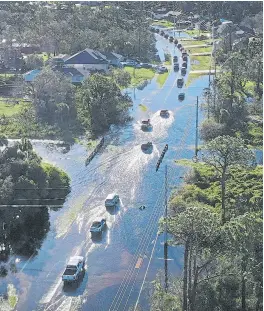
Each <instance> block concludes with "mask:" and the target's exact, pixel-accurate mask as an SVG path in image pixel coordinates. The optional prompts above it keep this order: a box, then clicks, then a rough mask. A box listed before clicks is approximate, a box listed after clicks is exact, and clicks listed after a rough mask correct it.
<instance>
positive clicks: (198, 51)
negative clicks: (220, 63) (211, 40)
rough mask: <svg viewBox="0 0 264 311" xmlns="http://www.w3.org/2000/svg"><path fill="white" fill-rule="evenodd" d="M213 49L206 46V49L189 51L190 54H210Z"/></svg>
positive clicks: (191, 49)
mask: <svg viewBox="0 0 264 311" xmlns="http://www.w3.org/2000/svg"><path fill="white" fill-rule="evenodd" d="M212 49H213V47H212V46H208V47H204V48H199V47H198V48H190V49H189V50H190V51H191V52H190V53H191V54H194V53H211V52H212Z"/></svg>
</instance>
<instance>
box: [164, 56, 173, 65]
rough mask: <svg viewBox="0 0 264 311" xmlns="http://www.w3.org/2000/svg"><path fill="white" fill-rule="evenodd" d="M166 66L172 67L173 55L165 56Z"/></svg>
mask: <svg viewBox="0 0 264 311" xmlns="http://www.w3.org/2000/svg"><path fill="white" fill-rule="evenodd" d="M165 60H166V61H165V63H164V64H165V65H171V63H172V59H171V54H165Z"/></svg>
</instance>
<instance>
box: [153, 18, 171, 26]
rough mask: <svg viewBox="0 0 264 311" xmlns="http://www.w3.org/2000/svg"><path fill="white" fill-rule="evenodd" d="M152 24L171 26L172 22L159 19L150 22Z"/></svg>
mask: <svg viewBox="0 0 264 311" xmlns="http://www.w3.org/2000/svg"><path fill="white" fill-rule="evenodd" d="M152 25H154V26H155V25H160V26H164V27H173V26H174V24H173V23H172V22H169V21H166V20H164V19H162V20H160V21H154V22H153V23H152Z"/></svg>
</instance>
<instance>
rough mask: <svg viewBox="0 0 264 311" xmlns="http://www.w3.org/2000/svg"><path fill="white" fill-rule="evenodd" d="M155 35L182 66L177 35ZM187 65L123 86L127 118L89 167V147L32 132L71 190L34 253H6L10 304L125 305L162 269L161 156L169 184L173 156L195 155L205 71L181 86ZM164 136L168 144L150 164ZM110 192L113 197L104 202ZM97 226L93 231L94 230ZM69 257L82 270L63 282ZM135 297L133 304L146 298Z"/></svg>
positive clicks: (176, 170) (177, 176)
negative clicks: (65, 145) (53, 144)
mask: <svg viewBox="0 0 264 311" xmlns="http://www.w3.org/2000/svg"><path fill="white" fill-rule="evenodd" d="M155 36H156V39H157V41H156V47H157V49H158V53H159V55H160V58H161V60H164V53H170V54H171V56H172V57H173V56H174V61H175V63H176V62H177V64H179V68H182V65H183V64H184V63H183V59H182V56H181V52H180V50H179V49H178V48H177V47H175V44H174V43H173V42H171V43H170V42H169V41H168V40H166V39H165V38H163V37H162V36H160V35H158V34H157V35H155ZM187 62H188V60H187ZM185 64H187V63H185ZM186 67H187V68H186V75H185V76H184V78H183V77H182V75H181V72H180V71H174V70H173V68H175V66H174V63H172V64H171V68H170V72H169V76H168V78H167V80H166V82H165V84H164V85H163V86H162V87H159V86H158V85H157V83H156V82H155V80H152V81H151V82H150V83H149V84H148V85H147V86H146V87H145V88H144V89H143V90H142V91H138V90H136V91H135V90H133V89H128V90H127V92H128V93H129V94H131V96H132V98H133V108H132V110H131V116H133V121H132V122H130V123H128V124H127V125H125V126H119V127H118V126H113V127H112V128H111V130H110V131H109V132H108V133H107V134H106V135H105V137H104V146H103V148H102V149H101V150H99V152H98V154H97V155H96V156H95V157H94V158H93V159H92V161H91V162H90V163H89V165H88V166H87V167H85V160H86V158H87V151H86V149H85V147H84V146H82V145H80V144H74V145H73V146H72V147H71V149H70V151H69V152H67V153H64V154H63V153H61V152H59V151H58V150H56V149H49V148H48V144H45V143H41V142H34V141H33V146H34V149H35V150H36V151H37V153H38V154H39V155H40V156H41V157H42V158H43V159H44V160H45V161H48V162H50V163H52V164H56V165H57V166H58V167H60V168H62V169H63V170H65V172H67V174H68V175H69V176H70V178H71V193H70V194H69V195H68V197H67V200H66V202H65V204H64V208H63V209H62V210H60V211H56V212H53V211H52V210H50V220H49V221H50V231H49V232H48V233H47V236H46V238H45V240H44V241H43V244H42V246H41V249H40V250H39V251H38V254H36V255H35V256H32V258H29V259H28V260H26V261H25V260H24V259H23V258H22V257H20V258H18V257H17V258H13V260H15V261H16V263H17V264H16V266H17V270H18V271H17V273H16V274H14V275H11V276H9V277H8V279H5V281H4V282H12V283H13V284H15V287H16V288H17V289H18V291H19V301H18V305H17V308H18V310H21V311H24V310H25V311H28V310H53V311H55V310H95V311H97V310H100V311H104V310H128V309H129V307H131V306H133V305H135V303H136V301H137V299H138V297H139V293H141V291H142V290H143V291H144V290H146V289H147V287H146V284H147V283H148V282H149V281H151V280H153V279H154V278H155V274H156V271H157V270H158V269H162V268H163V265H164V262H163V260H162V256H163V255H162V252H163V237H162V236H158V235H157V229H158V220H159V218H160V217H161V216H162V215H163V211H164V206H163V205H164V204H163V200H164V164H165V163H166V164H167V165H168V166H169V174H168V177H169V183H170V187H171V186H176V185H178V184H179V183H180V182H181V177H182V175H183V173H184V170H183V168H181V167H177V166H176V165H175V163H174V160H175V159H177V158H180V157H184V158H190V159H191V158H192V157H193V154H194V141H195V109H196V108H195V105H196V97H197V96H200V97H201V95H202V92H203V88H204V87H206V86H207V85H208V77H207V76H202V77H201V78H199V79H197V80H196V83H195V84H191V86H190V87H188V88H186V87H185V86H184V85H185V83H186V79H187V78H188V72H189V70H190V66H186ZM142 106H145V107H147V109H146V111H145V110H143V109H141V107H142ZM201 119H202V118H200V120H201ZM165 144H168V146H169V148H168V152H167V154H166V157H165V158H164V161H163V163H162V165H161V169H160V170H159V171H158V172H156V171H155V164H156V161H157V159H158V157H159V155H160V153H161V151H162V149H163V148H164V146H165ZM112 193H114V194H116V195H118V199H119V200H118V203H117V204H116V203H114V204H113V206H111V207H110V206H108V205H109V204H110V203H107V202H110V201H111V202H113V200H114V196H113V198H112V197H111V198H110V197H108V195H109V194H112ZM106 198H107V199H106ZM106 203H107V204H106ZM142 206H143V207H144V208H143V207H142ZM100 220H103V221H104V224H103V226H102V228H101V227H100V226H101V224H99V223H100ZM99 227H100V228H101V229H102V230H101V229H100V230H99V229H98V231H100V234H94V233H95V231H97V229H95V228H99ZM91 232H92V233H93V234H91ZM76 256H77V257H76ZM78 256H81V257H78ZM169 256H170V257H171V258H172V260H173V264H170V263H169V265H170V271H171V272H173V273H175V274H178V273H179V271H180V270H181V265H182V264H181V262H182V250H181V248H178V249H170V250H169ZM71 257H72V258H83V262H85V266H84V269H83V272H84V273H81V274H80V277H78V278H76V280H75V282H74V284H63V282H62V275H63V271H64V270H65V266H66V264H67V262H68V261H69V260H70V258H71ZM65 278H66V277H65ZM143 281H144V286H143V287H141V286H142V284H143ZM64 283H67V282H64ZM68 283H69V282H68ZM139 299H141V300H140V305H141V306H144V305H145V306H147V305H148V301H146V299H143V298H139Z"/></svg>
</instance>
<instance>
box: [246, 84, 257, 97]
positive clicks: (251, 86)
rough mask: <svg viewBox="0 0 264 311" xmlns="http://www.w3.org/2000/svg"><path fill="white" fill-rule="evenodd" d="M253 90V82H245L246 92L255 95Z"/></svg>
mask: <svg viewBox="0 0 264 311" xmlns="http://www.w3.org/2000/svg"><path fill="white" fill-rule="evenodd" d="M254 88H255V84H254V82H253V81H247V83H246V86H245V90H246V92H248V93H250V94H252V95H254V93H255V90H254Z"/></svg>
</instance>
